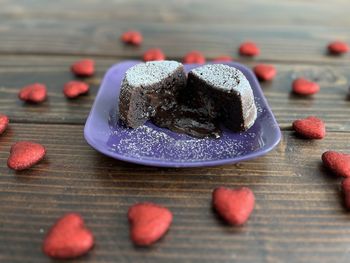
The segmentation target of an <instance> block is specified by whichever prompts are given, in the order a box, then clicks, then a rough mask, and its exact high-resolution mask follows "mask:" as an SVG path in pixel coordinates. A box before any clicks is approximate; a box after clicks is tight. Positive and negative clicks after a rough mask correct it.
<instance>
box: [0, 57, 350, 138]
mask: <svg viewBox="0 0 350 263" xmlns="http://www.w3.org/2000/svg"><path fill="white" fill-rule="evenodd" d="M23 58H25V59H23ZM78 58H80V57H52V56H48V57H47V56H45V57H43V56H25V57H23V56H0V79H1V84H0V112H2V113H5V114H8V115H9V117H10V118H11V120H12V121H14V122H31V123H33V122H35V123H67V124H68V123H70V124H74V123H78V124H84V123H85V119H86V117H87V116H88V114H89V111H90V108H91V106H92V103H93V101H94V98H95V95H96V93H97V90H98V88H99V86H100V82H101V80H102V78H103V75H104V73H105V72H106V70H107V69H108V67H110V66H111V65H112V64H114V63H118V62H119V61H120V60H118V59H115V60H114V59H101V58H97V59H96V63H97V74H96V76H95V77H93V78H89V79H86V81H87V82H88V83H90V84H91V92H90V94H89V95H88V96H83V97H81V98H79V99H77V100H68V99H66V98H65V97H64V96H63V93H62V87H63V85H64V83H65V82H67V81H69V80H71V79H74V76H72V74H71V72H70V71H69V66H70V64H71V63H72V62H73V61H75V60H76V59H78ZM239 62H242V63H245V64H246V65H247V66H248V67H253V66H254V65H255V64H256V63H252V62H249V63H246V62H244V61H239ZM275 65H276V67H277V70H278V75H277V78H276V79H275V80H273V81H271V82H267V83H262V89H263V91H264V93H265V96H266V97H267V100H268V102H269V104H270V105H271V107H272V110H273V112H274V114H275V116H276V118H277V120H278V122H279V124H280V127H281V128H282V129H290V128H291V123H292V122H293V120H295V119H297V118H303V117H306V116H308V115H316V116H319V117H321V118H322V119H324V120H325V122H326V124H327V129H328V130H334V131H350V120H349V115H350V101H349V99H348V93H349V79H350V66H349V65H345V66H319V65H306V64H303V65H298V64H281V63H279V64H275ZM18 75H21V78H17V77H16V76H18ZM297 77H307V78H309V79H311V80H314V81H317V82H318V83H319V84H320V86H321V91H320V93H318V94H316V95H315V96H313V97H308V98H302V97H298V96H295V95H293V94H292V93H291V83H292V81H293V79H295V78H297ZM32 82H44V83H45V84H47V86H48V90H49V99H48V100H47V101H46V102H45V103H43V104H42V105H28V104H25V103H23V102H21V101H19V100H18V98H17V92H18V90H19V89H20V88H21V87H22V86H24V85H27V84H29V83H32Z"/></svg>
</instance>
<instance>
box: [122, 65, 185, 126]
mask: <svg viewBox="0 0 350 263" xmlns="http://www.w3.org/2000/svg"><path fill="white" fill-rule="evenodd" d="M185 86H186V73H185V71H184V68H183V65H182V64H181V63H178V62H176V61H152V62H146V63H140V64H138V65H136V66H134V67H132V68H130V69H129V70H128V71H127V72H126V73H125V77H124V80H123V82H122V86H121V91H120V97H119V114H120V119H121V120H122V121H123V122H124V123H125V124H126V125H127V126H128V127H131V128H137V127H139V126H141V125H142V124H144V123H145V122H146V121H147V120H149V119H150V118H152V117H153V116H154V115H155V114H156V112H157V111H159V110H162V111H165V112H168V111H169V109H171V108H172V107H174V105H175V104H176V103H177V97H178V94H179V92H180V90H181V89H183V88H185Z"/></svg>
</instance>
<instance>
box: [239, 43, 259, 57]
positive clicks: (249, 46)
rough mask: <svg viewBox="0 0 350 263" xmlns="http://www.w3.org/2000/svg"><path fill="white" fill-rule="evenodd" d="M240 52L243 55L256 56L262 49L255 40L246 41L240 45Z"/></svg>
mask: <svg viewBox="0 0 350 263" xmlns="http://www.w3.org/2000/svg"><path fill="white" fill-rule="evenodd" d="M239 53H240V54H241V55H243V56H248V57H254V56H257V55H259V54H260V49H259V48H258V46H257V45H256V44H255V43H254V42H250V41H248V42H244V43H242V44H241V45H240V47H239Z"/></svg>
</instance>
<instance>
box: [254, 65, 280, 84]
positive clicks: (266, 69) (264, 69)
mask: <svg viewBox="0 0 350 263" xmlns="http://www.w3.org/2000/svg"><path fill="white" fill-rule="evenodd" d="M253 71H254V73H255V75H256V76H257V77H258V79H260V80H263V81H267V80H272V79H274V78H275V76H276V74H277V71H276V68H275V67H274V66H273V65H268V64H259V65H256V66H255V67H254V68H253Z"/></svg>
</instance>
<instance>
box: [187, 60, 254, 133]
mask: <svg viewBox="0 0 350 263" xmlns="http://www.w3.org/2000/svg"><path fill="white" fill-rule="evenodd" d="M183 97H187V98H195V99H194V101H193V99H191V100H190V101H188V100H187V104H191V105H195V107H197V108H198V107H204V108H206V109H207V112H208V115H209V116H210V117H211V118H213V119H218V120H219V121H220V122H222V123H223V124H224V125H225V126H226V127H227V128H229V129H230V130H232V131H236V132H238V131H245V130H247V129H249V128H250V127H251V126H252V125H253V124H254V122H255V119H256V116H257V109H256V106H255V102H254V95H253V91H252V89H251V87H250V84H249V82H248V80H247V79H246V77H245V76H244V75H243V73H242V72H241V71H239V70H238V69H236V68H234V67H230V66H227V65H223V64H209V65H205V66H202V67H199V68H195V69H193V70H192V71H190V72H189V74H188V80H187V89H186V92H184V95H183Z"/></svg>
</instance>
